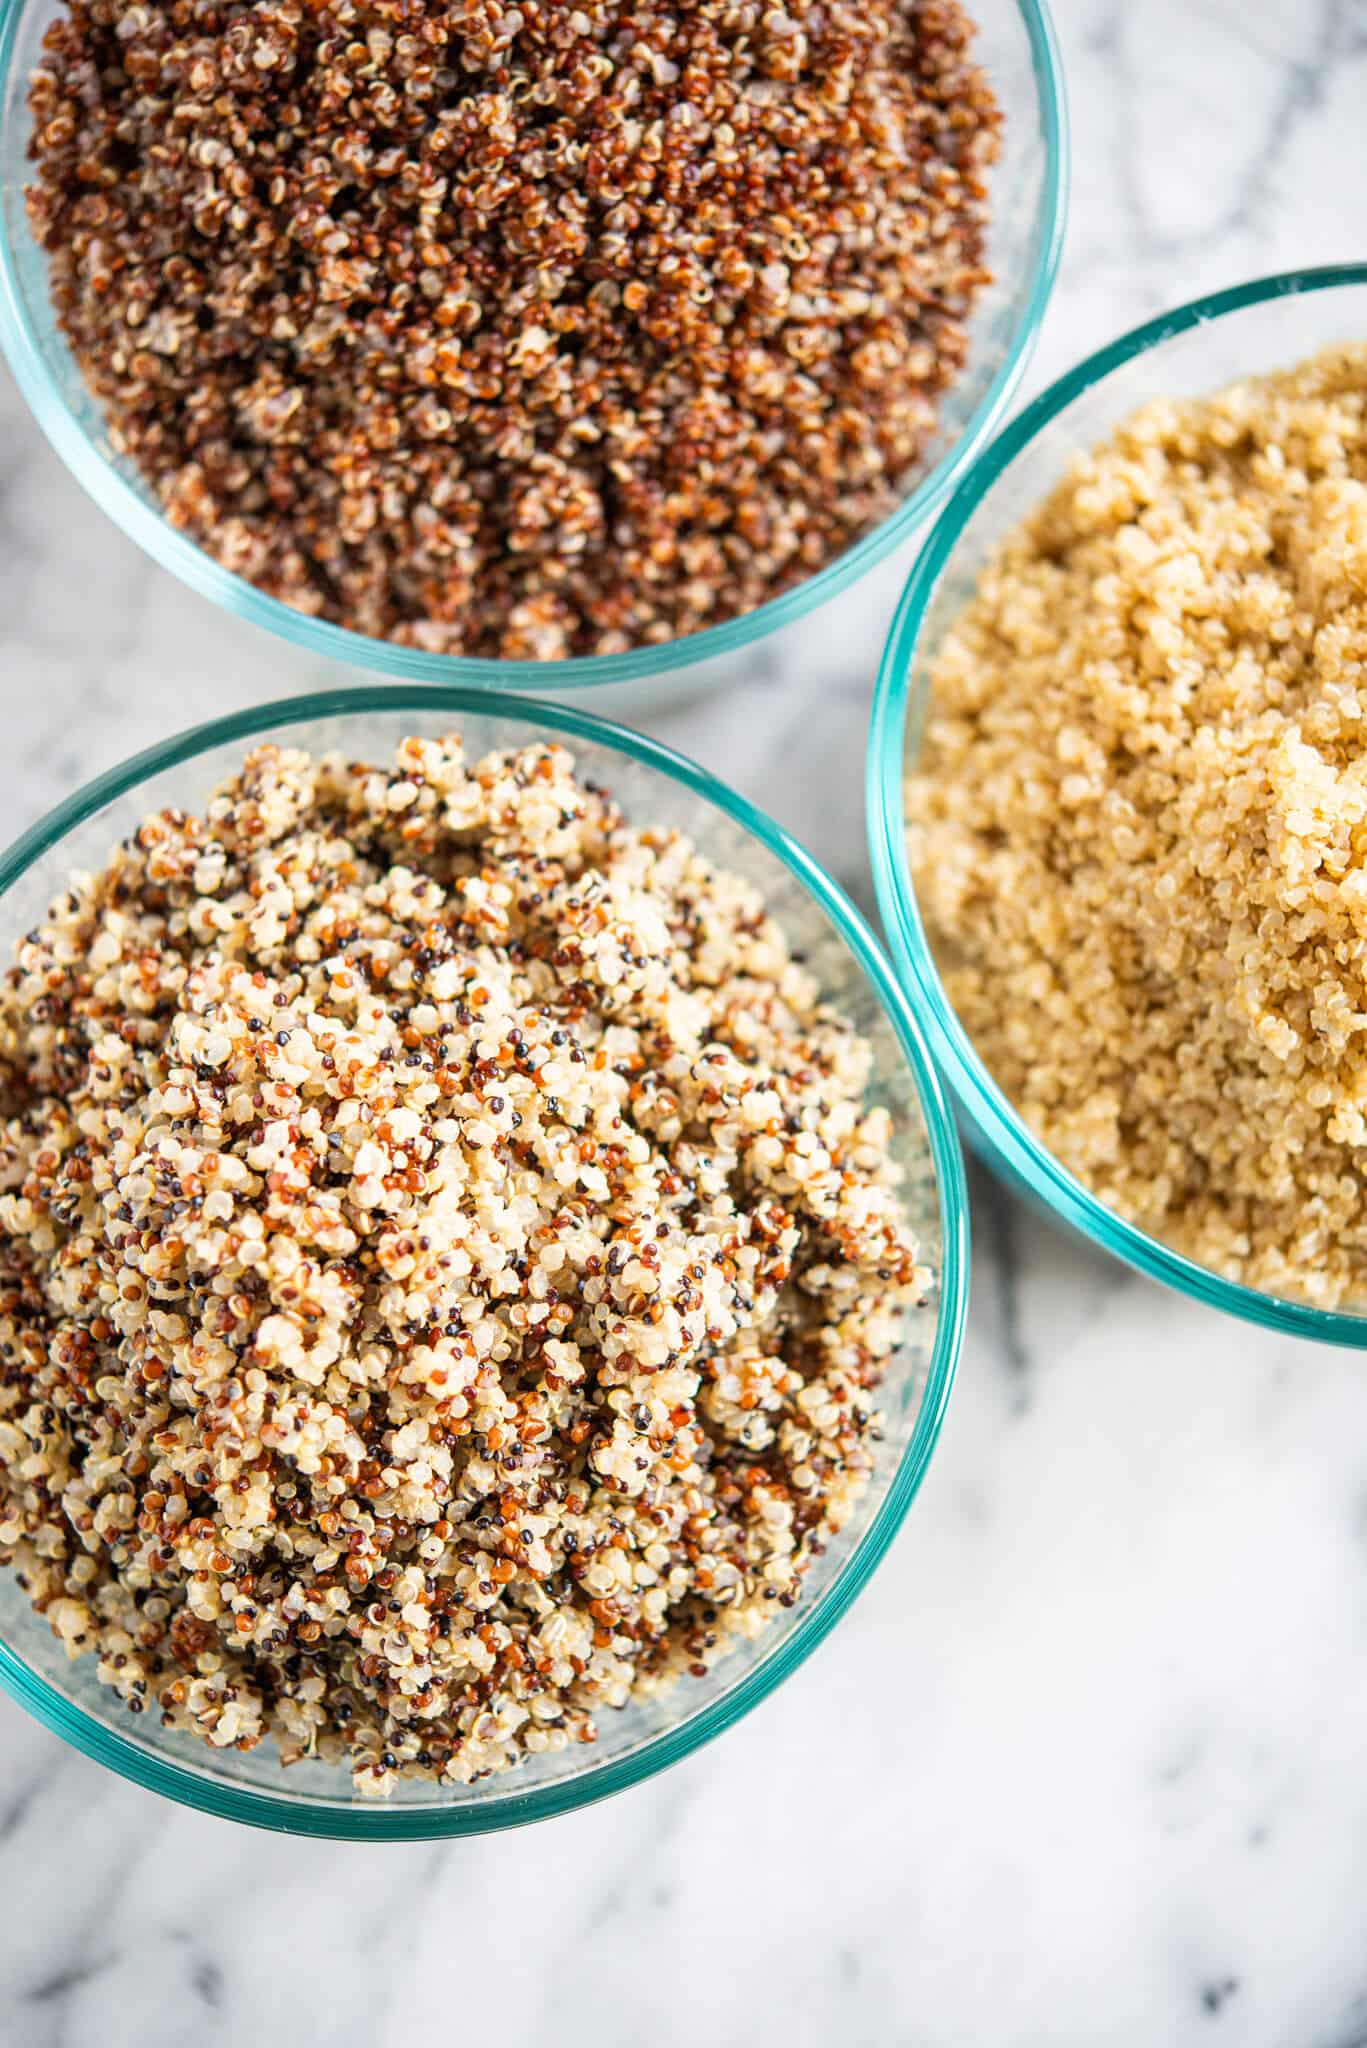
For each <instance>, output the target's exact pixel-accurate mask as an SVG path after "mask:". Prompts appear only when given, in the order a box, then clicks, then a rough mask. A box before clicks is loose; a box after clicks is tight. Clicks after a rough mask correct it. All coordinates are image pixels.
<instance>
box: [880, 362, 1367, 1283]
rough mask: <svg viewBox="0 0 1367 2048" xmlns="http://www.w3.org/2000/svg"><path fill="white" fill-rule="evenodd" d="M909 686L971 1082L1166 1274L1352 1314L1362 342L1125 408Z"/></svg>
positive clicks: (1364, 851) (1359, 1145)
mask: <svg viewBox="0 0 1367 2048" xmlns="http://www.w3.org/2000/svg"><path fill="white" fill-rule="evenodd" d="M930 682H931V697H930V705H929V712H928V718H927V722H926V728H925V739H924V745H923V747H922V750H921V753H920V756H919V759H918V760H917V762H916V764H915V771H914V773H913V774H912V775H911V777H910V779H909V782H908V788H907V801H908V816H909V818H910V820H911V821H912V822H911V831H910V857H911V862H912V866H913V870H914V875H915V882H916V890H917V896H918V900H919V902H920V905H921V908H922V911H923V914H924V916H925V920H926V926H927V931H928V934H929V937H930V939H931V943H932V945H933V947H934V950H935V952H936V955H937V958H938V960H939V963H940V965H941V968H942V970H943V974H944V980H945V986H946V990H947V992H948V994H949V997H950V1000H951V1001H952V1003H953V1004H954V1007H955V1009H956V1011H957V1012H958V1014H959V1016H960V1018H961V1019H962V1021H963V1023H964V1026H965V1028H966V1029H967V1031H968V1032H969V1034H970V1036H971V1037H972V1039H973V1041H974V1044H975V1045H976V1047H977V1049H978V1051H979V1052H980V1054H981V1055H982V1058H983V1060H984V1061H985V1063H986V1065H987V1067H988V1068H989V1070H990V1071H991V1073H992V1074H993V1076H994V1077H995V1078H996V1080H997V1081H998V1082H999V1083H1000V1085H1001V1087H1002V1088H1003V1089H1004V1091H1005V1092H1006V1094H1007V1095H1008V1096H1009V1097H1010V1099H1011V1101H1012V1102H1013V1103H1014V1104H1015V1105H1016V1106H1017V1108H1018V1109H1019V1110H1020V1111H1021V1113H1022V1114H1023V1116H1024V1117H1025V1119H1026V1121H1027V1122H1028V1123H1029V1125H1030V1126H1031V1127H1032V1129H1033V1130H1034V1131H1035V1132H1036V1133H1037V1134H1038V1135H1039V1137H1040V1138H1041V1140H1042V1141H1043V1142H1044V1144H1045V1145H1047V1146H1048V1147H1049V1149H1050V1150H1051V1151H1052V1152H1053V1153H1055V1154H1056V1155H1057V1157H1058V1158H1059V1159H1060V1160H1061V1161H1062V1163H1063V1164H1064V1165H1065V1166H1067V1167H1068V1168H1069V1169H1070V1170H1071V1171H1072V1172H1073V1173H1075V1174H1076V1175H1077V1176H1078V1178H1079V1179H1080V1180H1082V1181H1083V1182H1085V1183H1086V1185H1087V1186H1088V1187H1089V1188H1091V1189H1092V1190H1093V1191H1094V1192H1095V1193H1096V1194H1097V1195H1098V1196H1100V1198H1101V1199H1102V1200H1103V1201H1104V1202H1106V1203H1108V1204H1109V1205H1110V1206H1111V1207H1112V1208H1114V1209H1115V1210H1117V1211H1118V1212H1119V1213H1120V1214H1121V1215H1123V1216H1126V1217H1128V1218H1129V1219H1130V1220H1131V1221H1133V1222H1134V1223H1136V1224H1138V1225H1140V1226H1141V1227H1142V1228H1143V1229H1145V1230H1147V1231H1149V1232H1151V1233H1152V1234H1153V1235H1155V1236H1157V1237H1159V1238H1161V1239H1164V1240H1166V1241H1167V1242H1168V1243H1170V1244H1172V1245H1174V1246H1175V1247H1176V1248H1177V1249H1178V1250H1180V1251H1182V1252H1184V1253H1186V1254H1187V1255H1188V1256H1190V1257H1191V1258H1193V1259H1196V1260H1198V1261H1200V1262H1201V1263H1202V1264H1203V1265H1205V1266H1208V1267H1210V1268H1212V1269H1213V1270H1214V1271H1216V1272H1219V1273H1222V1274H1224V1275H1226V1276H1228V1277H1229V1278H1231V1279H1235V1280H1239V1281H1242V1282H1244V1283H1245V1284H1246V1285H1249V1286H1253V1287H1258V1288H1262V1289H1264V1290H1266V1291H1268V1292H1270V1293H1274V1294H1278V1295H1284V1296H1288V1297H1293V1298H1299V1299H1303V1300H1306V1301H1309V1302H1312V1303H1314V1304H1315V1305H1317V1306H1319V1307H1323V1308H1333V1307H1336V1306H1339V1305H1341V1304H1346V1303H1347V1304H1362V1303H1363V1302H1364V1301H1367V1200H1364V1183H1363V1161H1364V1146H1367V1117H1365V1114H1364V1113H1365V1112H1367V748H1365V747H1364V728H1365V726H1367V347H1364V346H1361V345H1354V346H1350V347H1339V348H1336V349H1333V350H1331V351H1329V352H1328V353H1326V354H1323V355H1321V356H1319V357H1317V358H1316V359H1314V360H1313V361H1310V362H1306V363H1303V364H1301V365H1300V366H1299V367H1297V368H1295V369H1292V370H1288V371H1285V372H1283V373H1280V374H1277V375H1273V376H1269V377H1266V378H1262V379H1257V380H1250V381H1247V382H1243V383H1240V384H1237V385H1235V386H1233V387H1232V388H1230V389H1229V390H1226V391H1223V392H1221V393H1219V394H1218V395H1217V396H1215V397H1213V398H1208V399H1203V400H1197V401H1190V402H1177V401H1173V402H1164V403H1158V404H1153V405H1149V406H1147V407H1145V409H1144V410H1143V411H1141V412H1140V413H1138V414H1137V415H1136V416H1135V417H1134V418H1133V419H1132V420H1130V421H1129V423H1128V424H1127V425H1125V426H1123V427H1122V428H1120V429H1119V430H1118V432H1117V433H1116V434H1115V436H1114V438H1113V439H1112V440H1111V441H1110V442H1109V443H1108V444H1107V445H1106V446H1104V447H1102V448H1100V449H1098V450H1097V451H1096V452H1095V453H1093V454H1091V455H1088V456H1085V457H1082V458H1080V459H1079V460H1077V461H1075V462H1074V464H1073V466H1072V468H1071V469H1070V471H1069V472H1068V474H1067V476H1066V478H1065V479H1064V481H1063V482H1062V483H1061V484H1060V485H1059V486H1058V488H1057V489H1056V490H1055V491H1054V492H1053V493H1052V494H1051V495H1050V496H1049V497H1048V498H1047V499H1046V500H1045V501H1044V503H1043V504H1042V505H1041V506H1040V507H1039V508H1038V509H1037V510H1036V511H1035V512H1034V513H1033V514H1032V516H1031V517H1030V518H1029V519H1027V520H1026V521H1025V523H1024V524H1023V525H1021V526H1020V527H1019V528H1017V529H1016V531H1014V532H1013V533H1012V534H1011V535H1010V536H1009V537H1008V538H1007V540H1006V541H1005V542H1004V544H1003V545H1002V546H1001V548H1000V549H999V550H998V552H997V554H996V556H995V558H994V559H993V560H992V561H991V562H990V564H989V565H988V567H987V568H986V570H985V571H984V573H983V575H982V576H981V578H980V580H979V583H978V586H977V590H976V593H975V595H974V597H973V598H972V600H971V602H970V603H969V604H968V606H967V608H966V609H965V610H964V611H963V613H962V614H961V616H960V617H959V618H958V620H957V621H956V623H955V625H954V626H953V628H952V630H951V631H950V633H949V634H948V636H947V637H946V639H945V642H944V645H943V647H942V649H941V650H940V652H939V654H938V657H937V659H936V660H935V662H934V664H933V667H932V672H931V678H930Z"/></svg>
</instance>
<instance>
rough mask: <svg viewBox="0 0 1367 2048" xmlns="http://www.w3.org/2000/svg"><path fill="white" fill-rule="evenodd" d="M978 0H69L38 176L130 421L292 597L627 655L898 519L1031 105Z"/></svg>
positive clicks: (50, 43) (366, 616) (756, 599)
mask: <svg viewBox="0 0 1367 2048" xmlns="http://www.w3.org/2000/svg"><path fill="white" fill-rule="evenodd" d="M972 43H973V27H972V24H971V22H970V21H969V20H968V18H967V16H966V15H965V14H964V13H963V12H962V10H961V9H960V7H959V6H958V5H957V4H956V0H786V4H785V5H782V6H774V7H768V6H764V5H760V4H755V0H689V4H688V5H686V6H683V7H673V6H661V5H660V4H659V0H581V4H579V5H575V6H568V5H562V4H559V0H518V4H517V5H508V4H506V0H460V4H459V5H457V4H453V0H310V4H309V5H307V6H304V5H302V4H300V0H254V4H252V5H243V4H242V0H135V4H131V5H130V4H128V0H66V4H65V6H64V7H63V9H62V11H61V12H60V13H59V14H58V16H57V18H56V19H55V20H54V21H53V23H52V25H51V26H50V28H49V29H48V31H47V34H46V37H45V40H44V49H43V59H42V62H41V64H40V65H39V66H38V68H37V69H36V71H35V73H34V75H33V79H32V83H31V88H30V94H29V104H30V108H31V111H32V115H33V141H32V154H33V158H34V165H35V170H34V177H33V182H32V184H31V186H30V188H29V191H28V195H27V196H28V205H29V213H30V218H31V221H32V224H33V230H34V234H35V236H36V238H37V240H38V242H39V243H40V245H41V247H42V248H43V249H44V250H45V251H46V252H47V254H48V256H49V258H50V280H51V287H52V295H53V302H54V306H55V309H56V312H57V315H58V318H59V320H60V323H61V326H62V329H63V332H64V333H65V335H66V337H67V339H68V341H69V342H70V343H71V346H72V349H73V351H74V353H75V356H76V360H77V362H78V363H79V366H80V369H81V371H82V374H83V375H84V377H85V379H86V381H87V383H88V384H89V386H90V388H91V389H92V391H93V392H94V393H95V395H96V397H97V399H98V400H99V402H100V404H101V406H102V407H103V408H104V410H105V413H106V416H107V419H108V424H109V430H110V434H111V437H112V440H113V442H114V445H115V447H116V448H117V449H118V450H119V451H120V452H121V453H122V454H124V455H125V456H126V457H127V458H128V460H129V461H130V462H132V463H133V464H135V465H136V467H137V469H138V470H139V471H140V473H141V474H142V476H143V477H144V478H145V479H146V480H147V482H148V483H149V484H150V485H151V487H152V488H153V489H154V490H155V492H156V493H157V495H158V497H159V499H160V501H161V504H162V506H163V508H164V510H165V513H166V516H167V518H168V519H169V520H170V521H171V523H172V524H173V525H174V526H176V527H178V528H180V529H181V530H183V531H184V532H185V533H187V534H188V535H189V536H190V537H191V538H192V539H194V540H195V541H197V542H198V543H200V544H201V545H202V546H203V547H205V548H206V549H208V550H209V552H210V553H211V554H213V555H214V556H215V557H216V558H217V559H218V560H219V561H220V562H222V563H223V564H224V565H225V566H226V567H227V568H229V569H231V570H233V571H235V572H236V573H237V574H238V575H240V576H243V577H245V578H247V580H248V581H249V582H251V583H254V584H256V585H257V586H258V587H259V588H260V589H261V590H263V591H265V592H267V593H268V594H269V595H270V596H272V597H276V598H279V599H281V600H283V602H285V603H286V604H289V605H293V606H295V607H297V608H298V609H299V610H301V611H304V612H308V613H311V614H315V615H317V616H319V617H321V618H324V619H328V620H331V621H333V622H334V623H337V624H340V625H343V626H347V627H351V628H353V629H355V630H356V631H359V632H362V633H368V634H373V635H378V636H381V637H385V638H392V639H396V640H401V641H404V642H406V643H408V644H412V645H416V646H419V647H423V648H426V649H428V650H430V651H433V652H436V653H443V654H457V655H481V656H503V657H520V658H532V659H547V660H549V659H556V658H559V657H561V656H565V655H594V654H609V653H614V652H620V651H621V650H623V649H625V648H628V647H632V646H635V645H638V644H642V643H648V642H659V641H663V640H668V639H671V638H673V637H674V636H676V635H678V634H684V633H690V632H694V631H696V630H699V629H700V628H702V627H706V626H709V625H713V624H716V623H718V622H719V621H721V620H724V619H728V618H731V617H734V616H736V615H737V614H739V613H741V612H745V611H748V610H751V609H752V608H753V607H754V606H756V605H758V604H762V603H763V602H765V600H767V599H768V598H771V597H773V596H775V595H777V594H778V593H779V592H781V591H783V590H785V589H787V588H789V587H791V586H792V585H793V584H795V583H797V582H800V581H801V580H802V579H803V578H805V577H807V576H809V575H811V574H812V573H813V572H814V571H815V570H818V569H820V568H822V567H823V566H824V565H825V564H826V563H827V562H828V561H830V560H831V559H832V558H833V557H834V556H835V555H838V554H839V553H840V552H841V551H842V550H844V549H845V548H847V547H848V546H849V545H850V544H851V543H852V542H853V541H855V540H857V539H858V538H859V537H860V536H861V535H862V534H863V533H865V532H867V531H868V530H869V528H870V527H872V526H873V525H875V524H877V522H878V521H879V520H880V519H882V518H883V517H885V516H886V514H887V513H888V512H889V511H891V510H892V509H893V507H894V506H895V505H896V503H897V500H898V497H899V494H900V492H901V491H902V489H903V488H904V486H905V480H906V477H907V474H908V472H910V471H912V470H914V468H915V466H916V464H917V463H918V462H920V461H921V459H922V457H923V456H924V454H925V451H926V449H927V447H928V445H929V443H930V441H931V439H932V437H933V434H934V431H935V425H936V415H937V410H938V406H939V401H940V398H941V395H942V394H943V392H944V391H945V390H946V389H947V388H948V387H949V386H950V385H952V384H953V383H954V382H955V381H956V379H957V378H958V376H959V374H960V372H961V370H962V368H963V365H964V362H965V358H966V354H967V347H968V334H967V323H968V320H969V317H970V314H971V311H972V308H973V305H974V302H975V300H976V298H977V295H978V293H979V291H980V290H981V287H982V286H983V284H984V283H985V281H986V278H987V271H986V268H985V238H986V190H985V178H986V175H987V170H988V166H989V165H990V163H991V161H992V159H993V158H994V157H995V155H996V153H997V141H998V131H999V125H1000V115H999V111H998V108H997V104H996V101H995V99H994V98H993V95H992V91H991V88H990V86H989V84H988V82H987V80H986V78H985V76H984V74H983V72H982V71H981V69H980V68H979V67H978V65H977V64H976V63H975V62H974V61H973V55H972Z"/></svg>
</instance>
